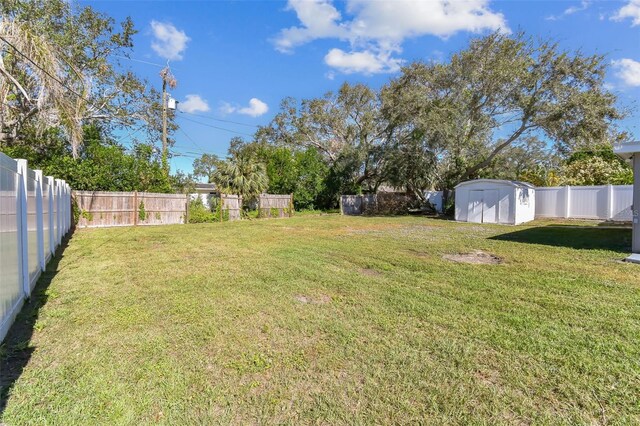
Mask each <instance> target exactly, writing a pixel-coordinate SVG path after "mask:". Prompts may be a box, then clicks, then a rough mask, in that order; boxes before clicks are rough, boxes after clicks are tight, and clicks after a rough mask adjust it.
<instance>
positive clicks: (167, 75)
mask: <svg viewBox="0 0 640 426" xmlns="http://www.w3.org/2000/svg"><path fill="white" fill-rule="evenodd" d="M160 77H162V169H163V170H164V172H165V174H166V175H167V176H168V175H169V146H168V145H169V144H168V142H167V109H168V105H167V103H168V102H167V85H168V86H169V87H170V88H171V89H173V88H175V87H176V85H177V84H178V81H177V80H176V78H175V77H174V76H173V74H172V73H171V69H170V68H169V63H167V66H166V67H165V68H163V69H162V71H160Z"/></svg>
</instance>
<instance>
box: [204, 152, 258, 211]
mask: <svg viewBox="0 0 640 426" xmlns="http://www.w3.org/2000/svg"><path fill="white" fill-rule="evenodd" d="M210 181H211V183H215V184H216V186H217V187H218V188H219V189H220V191H221V192H223V193H228V194H238V195H241V196H242V198H243V199H244V200H247V201H248V200H251V199H254V198H255V197H257V196H258V195H260V194H261V193H262V192H264V191H265V190H266V189H267V187H268V186H269V178H268V176H267V169H266V167H265V166H264V164H263V163H261V162H259V161H257V159H256V158H255V157H253V156H250V155H236V156H234V157H232V158H230V159H228V160H226V161H221V162H220V163H219V164H218V165H217V167H216V170H215V171H214V172H213V174H212V176H211V178H210Z"/></svg>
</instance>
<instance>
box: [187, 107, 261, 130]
mask: <svg viewBox="0 0 640 426" xmlns="http://www.w3.org/2000/svg"><path fill="white" fill-rule="evenodd" d="M180 112H181V113H182V114H189V115H194V116H196V117H202V118H207V119H209V120H214V121H220V122H222V123H230V124H237V125H238V126H246V127H254V128H258V127H260V126H257V125H255V124H248V123H241V122H239V121H232V120H223V119H222V118H216V117H212V116H210V115H202V114H195V113H193V112H186V111H180Z"/></svg>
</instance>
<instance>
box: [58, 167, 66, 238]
mask: <svg viewBox="0 0 640 426" xmlns="http://www.w3.org/2000/svg"><path fill="white" fill-rule="evenodd" d="M60 204H61V206H60V212H61V215H60V229H61V232H60V236H61V237H63V236H65V235H66V234H67V182H65V180H64V179H60ZM60 242H62V238H60Z"/></svg>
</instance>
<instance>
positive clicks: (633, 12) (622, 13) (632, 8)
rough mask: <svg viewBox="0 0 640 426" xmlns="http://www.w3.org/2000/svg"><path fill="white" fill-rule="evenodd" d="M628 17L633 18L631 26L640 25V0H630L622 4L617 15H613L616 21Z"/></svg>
mask: <svg viewBox="0 0 640 426" xmlns="http://www.w3.org/2000/svg"><path fill="white" fill-rule="evenodd" d="M627 18H630V19H631V26H632V27H635V26H636V25H640V0H629V2H628V3H627V4H626V5H624V6H622V7H621V8H620V9H619V10H618V11H617V12H616V14H615V15H613V16H612V17H611V19H613V20H614V21H622V20H625V19H627Z"/></svg>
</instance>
